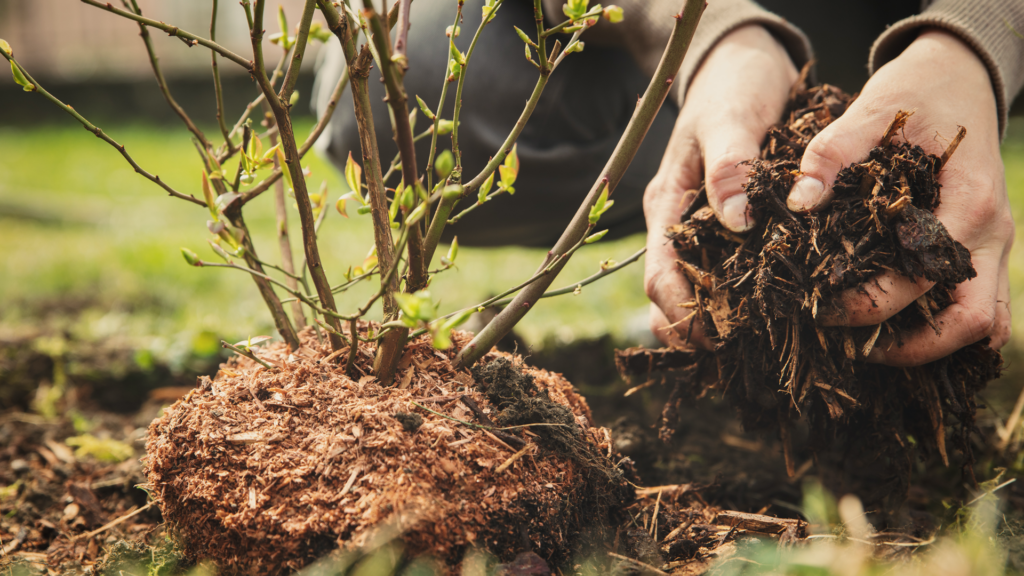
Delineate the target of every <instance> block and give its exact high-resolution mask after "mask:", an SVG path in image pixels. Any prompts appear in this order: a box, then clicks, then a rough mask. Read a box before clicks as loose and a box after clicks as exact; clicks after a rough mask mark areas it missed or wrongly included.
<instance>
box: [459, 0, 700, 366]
mask: <svg viewBox="0 0 1024 576" xmlns="http://www.w3.org/2000/svg"><path fill="white" fill-rule="evenodd" d="M537 1H538V2H539V1H540V0H537ZM704 7H705V2H704V0H686V1H685V5H684V8H683V11H682V13H680V14H679V15H678V16H676V19H675V20H676V21H675V26H674V27H673V30H672V36H671V37H670V38H669V42H668V46H666V48H665V52H664V53H663V54H662V57H661V62H660V63H659V64H658V68H657V70H656V71H655V73H654V77H653V78H651V82H650V84H649V85H648V87H647V91H646V92H645V93H644V96H643V98H642V99H641V100H640V103H639V105H638V106H637V107H636V110H635V111H634V112H633V117H632V118H631V119H630V121H629V125H628V126H627V127H626V131H625V132H624V133H623V135H622V137H621V138H620V139H619V143H618V145H617V146H616V147H615V151H614V152H613V153H612V156H611V158H609V159H608V163H607V164H606V165H605V167H604V170H602V174H601V176H600V177H599V178H598V180H597V181H596V182H595V183H594V185H593V187H592V188H591V190H590V193H589V194H587V197H586V199H585V200H584V201H583V203H582V205H581V206H580V208H579V210H578V211H577V212H576V215H575V216H573V219H572V221H571V222H570V223H569V226H568V227H567V228H566V229H565V231H564V232H563V233H562V237H561V238H559V240H558V242H557V243H556V244H555V246H554V248H553V249H552V250H551V251H550V252H548V256H547V258H545V260H544V263H543V264H542V265H541V269H542V270H543V269H548V267H549V265H550V264H552V262H554V266H553V267H552V268H551V270H552V272H553V273H552V274H550V275H548V276H545V277H544V278H542V279H540V280H538V281H537V282H535V283H533V284H531V285H530V286H527V287H526V288H524V289H523V291H522V292H520V293H519V294H518V295H516V297H515V298H514V299H513V300H512V302H511V303H510V304H509V305H508V306H507V307H506V308H505V309H504V310H502V311H501V312H500V313H499V314H498V315H497V316H495V317H494V319H493V320H491V322H489V323H488V324H487V326H485V327H484V329H483V330H481V331H480V333H479V334H477V335H476V337H475V338H473V340H472V341H471V342H470V343H469V344H467V345H466V347H465V348H463V349H462V350H461V351H460V352H459V355H458V356H457V357H456V358H455V362H454V364H455V366H457V367H467V366H471V365H473V364H474V363H475V362H476V361H477V360H479V359H480V358H481V357H482V356H483V355H484V354H486V353H487V352H488V351H489V350H490V349H491V348H492V347H494V344H495V343H497V342H498V340H500V339H501V338H502V337H504V336H505V335H506V334H508V333H509V331H511V330H512V328H513V327H514V326H515V325H516V323H517V322H519V320H521V319H522V318H523V316H525V315H526V313H527V312H529V311H530V308H532V307H533V305H534V304H536V302H537V300H538V299H539V298H540V296H541V295H543V294H544V292H545V291H546V290H547V288H548V287H549V286H550V285H551V282H552V281H553V280H554V278H555V276H557V275H558V273H559V272H561V269H562V268H563V267H564V266H565V263H566V262H567V261H568V258H565V259H562V260H560V261H555V260H556V259H557V258H559V257H560V256H561V255H562V254H566V253H567V252H568V251H569V250H570V249H571V248H572V247H573V246H575V245H577V244H578V243H579V242H580V241H581V240H582V239H583V238H585V235H586V232H587V231H588V230H589V229H590V227H591V226H592V225H591V224H590V222H589V213H590V208H591V207H592V206H593V205H594V202H596V201H597V198H598V195H599V194H600V191H601V189H602V188H604V187H605V186H607V189H608V194H609V195H611V193H612V192H613V191H614V190H615V187H616V186H617V185H618V183H619V180H620V179H621V178H622V175H623V173H624V172H625V171H626V168H628V167H629V164H630V162H632V160H633V157H634V156H635V155H636V151H637V149H639V147H640V144H641V142H643V139H644V136H646V135H647V130H648V129H649V128H650V126H651V123H653V122H654V117H655V116H656V115H657V113H658V111H659V110H660V109H661V105H662V103H663V102H664V101H665V97H666V96H668V93H669V90H670V89H671V88H672V82H673V80H674V79H675V76H676V74H677V73H678V72H679V66H680V65H681V64H682V61H683V56H685V55H686V50H687V48H688V47H689V45H690V40H691V39H692V38H693V32H694V30H695V29H696V28H697V22H698V21H699V20H700V16H701V14H702V13H703V12H704Z"/></svg>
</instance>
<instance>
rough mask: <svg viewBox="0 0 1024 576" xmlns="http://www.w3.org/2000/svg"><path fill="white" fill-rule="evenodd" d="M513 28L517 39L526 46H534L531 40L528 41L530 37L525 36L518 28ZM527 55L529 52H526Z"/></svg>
mask: <svg viewBox="0 0 1024 576" xmlns="http://www.w3.org/2000/svg"><path fill="white" fill-rule="evenodd" d="M513 28H515V29H516V35H517V36H519V39H520V40H522V41H523V42H525V43H526V45H527V46H536V44H535V43H534V42H533V40H530V37H529V36H527V35H526V32H523V31H522V30H520V29H519V27H518V26H513ZM527 53H529V50H527Z"/></svg>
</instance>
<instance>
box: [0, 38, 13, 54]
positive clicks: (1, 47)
mask: <svg viewBox="0 0 1024 576" xmlns="http://www.w3.org/2000/svg"><path fill="white" fill-rule="evenodd" d="M0 52H3V53H4V54H6V55H7V57H8V58H10V57H13V56H14V49H13V48H11V45H10V44H8V43H7V40H4V39H3V38H0Z"/></svg>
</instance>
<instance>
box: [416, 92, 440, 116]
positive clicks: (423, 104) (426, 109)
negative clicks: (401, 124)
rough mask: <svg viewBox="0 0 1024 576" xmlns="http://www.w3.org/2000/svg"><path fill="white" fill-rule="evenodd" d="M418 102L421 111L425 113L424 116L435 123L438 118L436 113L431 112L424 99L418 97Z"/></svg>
mask: <svg viewBox="0 0 1024 576" xmlns="http://www.w3.org/2000/svg"><path fill="white" fill-rule="evenodd" d="M416 102H417V103H419V105H420V110H422V111H423V115H424V116H426V117H427V118H430V121H431V122H433V121H434V119H435V118H437V116H435V115H434V113H433V112H431V111H430V108H429V107H427V103H426V102H424V101H423V98H420V97H419V96H417V97H416Z"/></svg>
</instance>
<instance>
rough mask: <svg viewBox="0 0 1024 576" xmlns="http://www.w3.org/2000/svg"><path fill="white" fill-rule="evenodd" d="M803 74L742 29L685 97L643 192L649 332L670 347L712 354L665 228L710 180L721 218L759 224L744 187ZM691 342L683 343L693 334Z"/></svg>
mask: <svg viewBox="0 0 1024 576" xmlns="http://www.w3.org/2000/svg"><path fill="white" fill-rule="evenodd" d="M797 77H798V72H797V70H796V67H795V66H794V65H793V62H792V61H791V60H790V58H789V55H788V54H787V53H786V50H785V48H783V47H782V45H781V44H779V42H778V41H776V40H775V38H773V37H772V35H771V34H770V33H769V32H768V31H767V30H765V29H764V28H762V27H761V26H756V25H751V26H744V27H742V28H738V29H736V30H735V31H733V32H731V33H729V34H728V35H726V36H725V37H723V38H722V39H721V40H720V41H719V42H718V43H717V44H716V45H715V47H714V48H713V49H712V50H711V52H709V53H708V56H707V58H706V59H705V61H704V63H703V64H702V65H701V67H700V69H699V70H698V71H697V74H696V75H694V78H693V81H692V82H691V83H690V86H689V89H688V90H687V92H686V99H685V101H684V102H683V107H682V109H681V110H680V112H679V116H678V118H677V119H676V125H675V128H673V132H672V137H671V139H670V140H669V143H668V147H667V148H666V150H665V155H664V156H663V157H662V160H661V166H660V168H659V169H658V173H657V174H656V175H655V177H654V179H652V180H651V183H650V184H649V185H648V186H647V190H646V191H645V192H644V217H645V218H646V221H647V257H646V259H645V263H644V288H645V290H646V292H647V297H648V298H650V299H651V330H652V331H653V332H654V334H655V335H656V336H657V337H658V338H659V339H660V340H661V341H662V342H663V343H665V344H666V345H669V346H672V347H687V346H686V345H687V344H692V345H696V346H700V347H703V348H710V347H711V343H710V342H709V341H708V340H707V338H705V336H704V334H703V331H702V330H701V327H700V321H699V320H696V317H694V319H695V320H694V321H693V329H692V331H691V330H690V321H688V320H686V318H687V316H689V315H690V313H691V312H692V309H689V308H681V307H680V306H679V305H680V304H681V303H684V302H689V301H692V300H693V290H692V289H691V287H690V285H689V284H688V283H687V282H686V279H685V278H684V277H683V275H682V274H680V273H679V270H678V269H677V268H676V264H675V262H676V260H677V256H676V253H675V249H674V248H673V247H672V243H671V242H669V241H668V239H667V238H665V229H666V228H668V227H669V226H672V225H674V224H678V223H679V218H680V216H681V215H682V213H683V211H684V210H685V209H686V207H687V206H688V205H689V203H690V202H692V201H693V198H692V197H688V196H687V195H686V192H687V191H689V190H693V189H696V188H699V187H700V183H701V180H702V179H703V180H705V182H706V188H707V195H708V201H709V203H710V205H711V207H712V209H714V211H715V214H716V215H718V219H719V220H720V221H721V222H722V224H724V225H725V226H726V227H727V228H729V229H731V230H733V231H735V232H744V231H746V230H749V229H750V227H751V226H752V225H753V220H752V219H751V217H750V215H749V213H748V210H747V200H746V195H745V193H744V191H743V189H742V187H741V186H742V185H743V184H744V183H745V182H746V180H747V170H748V168H747V167H746V166H741V165H739V164H740V162H743V161H745V160H749V159H751V158H756V157H757V156H758V155H759V154H760V152H761V142H762V141H763V140H764V135H765V133H766V132H767V131H768V128H769V127H771V126H772V125H773V124H775V123H776V122H778V120H779V117H780V116H781V115H782V112H783V110H784V109H785V106H786V102H787V99H788V97H789V90H790V87H791V86H792V85H793V83H794V82H795V81H796V79H797ZM688 333H689V335H690V338H689V341H688V343H687V342H684V339H685V338H686V336H687V334H688Z"/></svg>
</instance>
